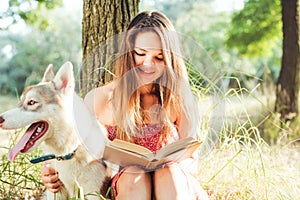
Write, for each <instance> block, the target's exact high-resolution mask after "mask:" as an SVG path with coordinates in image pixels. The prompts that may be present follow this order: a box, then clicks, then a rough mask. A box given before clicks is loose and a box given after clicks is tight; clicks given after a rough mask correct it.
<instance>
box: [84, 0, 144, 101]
mask: <svg viewBox="0 0 300 200" xmlns="http://www.w3.org/2000/svg"><path fill="white" fill-rule="evenodd" d="M138 7H139V0H130V1H127V0H112V1H107V0H84V2H83V20H82V71H81V77H80V80H81V81H80V86H79V87H80V90H81V92H82V94H83V95H85V94H86V93H87V92H88V91H90V90H91V89H92V88H95V87H97V86H99V85H101V84H103V83H105V82H107V81H109V80H111V79H112V74H113V73H114V70H113V69H112V67H111V66H110V64H111V62H112V61H113V59H114V56H115V55H116V53H117V52H118V45H117V41H116V40H115V38H113V36H115V35H117V34H119V33H121V32H123V31H124V30H125V29H126V26H127V24H128V22H129V21H130V20H131V19H132V17H134V16H135V15H136V14H137V12H138Z"/></svg>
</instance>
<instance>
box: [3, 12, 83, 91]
mask: <svg viewBox="0 0 300 200" xmlns="http://www.w3.org/2000/svg"><path fill="white" fill-rule="evenodd" d="M44 16H47V17H48V20H49V21H55V23H54V24H52V26H51V27H48V28H47V30H38V29H37V28H35V27H28V26H27V28H25V29H23V30H24V31H23V33H13V32H12V31H6V32H4V31H3V33H2V34H1V35H0V44H1V46H2V48H0V57H1V58H2V62H1V63H0V93H1V95H5V94H13V95H16V93H17V94H20V93H21V92H22V90H23V88H24V86H28V85H31V84H35V83H38V82H39V81H40V80H41V78H42V75H43V73H44V70H45V69H46V67H47V66H48V65H49V64H50V63H52V64H53V65H54V66H55V67H56V68H59V67H60V66H61V65H62V64H63V63H64V62H65V61H67V60H69V61H71V62H72V63H73V64H74V66H75V67H76V66H78V65H79V62H80V58H81V27H80V22H77V21H75V20H76V18H74V16H71V15H68V14H65V13H63V12H60V11H52V12H51V13H49V12H45V13H44Z"/></svg>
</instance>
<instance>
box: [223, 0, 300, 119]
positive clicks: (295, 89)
mask: <svg viewBox="0 0 300 200" xmlns="http://www.w3.org/2000/svg"><path fill="white" fill-rule="evenodd" d="M299 21H300V19H299V0H289V1H285V0H249V1H246V3H245V7H244V9H243V10H241V11H240V12H238V13H236V14H235V15H234V16H233V18H232V28H231V29H230V30H229V32H228V40H227V44H228V46H229V47H237V49H238V50H239V52H240V53H241V54H242V55H250V56H262V55H263V56H268V55H270V53H273V52H274V51H273V49H274V48H276V44H278V38H283V40H282V39H281V40H282V61H281V70H280V75H279V78H278V81H277V87H276V103H275V111H276V112H278V113H280V114H281V118H282V120H283V121H286V120H290V119H292V118H294V117H295V116H296V115H298V112H299V111H298V109H299V108H298V93H299V89H300V88H299V87H300V85H299V83H300V82H299V73H300V71H299V70H300V69H299V68H300V52H299V49H300V46H299V45H300V44H299V40H300V38H299V25H300V24H299V23H300V22H299Z"/></svg>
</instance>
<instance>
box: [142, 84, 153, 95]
mask: <svg viewBox="0 0 300 200" xmlns="http://www.w3.org/2000/svg"><path fill="white" fill-rule="evenodd" d="M139 91H140V94H141V95H147V94H151V93H152V92H153V84H152V83H149V84H146V85H143V86H142V87H140V88H139Z"/></svg>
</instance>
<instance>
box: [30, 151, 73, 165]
mask: <svg viewBox="0 0 300 200" xmlns="http://www.w3.org/2000/svg"><path fill="white" fill-rule="evenodd" d="M76 150H77V148H76V149H75V150H74V151H73V152H72V153H69V154H66V155H63V156H56V155H55V154H47V155H43V156H40V157H37V158H32V159H31V160H30V163H32V164H36V163H40V162H44V161H46V160H52V159H56V160H58V161H61V160H70V159H71V158H73V156H74V154H75V152H76Z"/></svg>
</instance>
